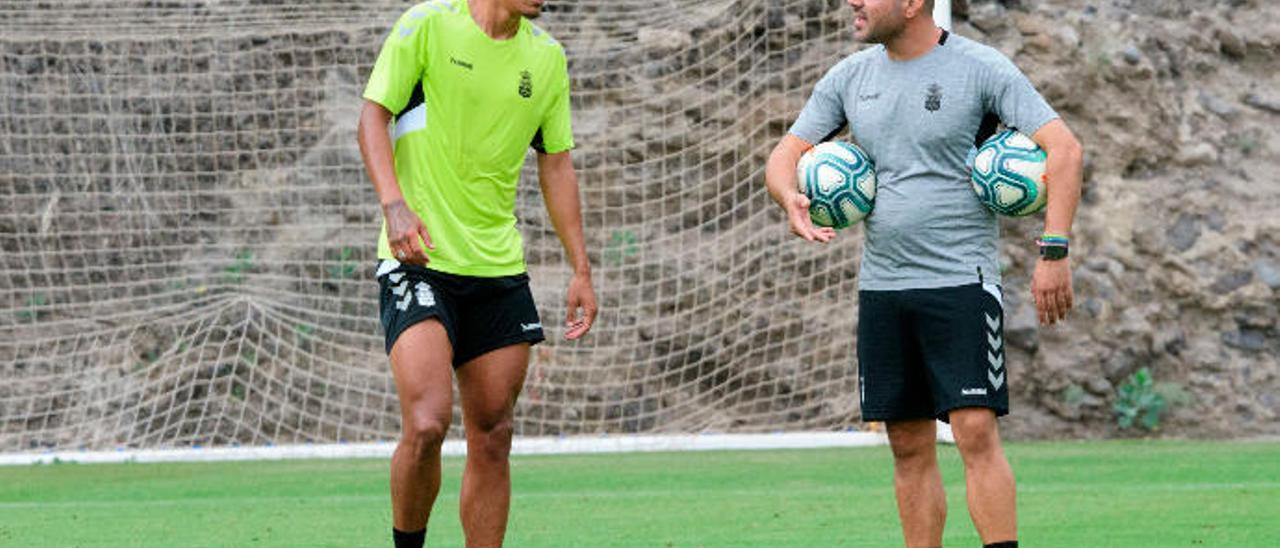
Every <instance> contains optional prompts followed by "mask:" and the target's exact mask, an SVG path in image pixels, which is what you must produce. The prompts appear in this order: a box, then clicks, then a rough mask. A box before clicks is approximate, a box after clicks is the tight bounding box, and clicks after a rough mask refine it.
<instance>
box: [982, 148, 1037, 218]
mask: <svg viewBox="0 0 1280 548" xmlns="http://www.w3.org/2000/svg"><path fill="white" fill-rule="evenodd" d="M1045 159H1046V156H1045V153H1044V150H1043V149H1041V148H1040V146H1039V145H1037V144H1036V142H1035V141H1033V140H1032V139H1031V138H1030V137H1027V136H1026V135H1023V134H1021V133H1018V132H1016V131H1013V130H1007V131H1003V132H1001V133H999V134H997V135H995V136H993V137H991V138H990V139H987V141H986V142H985V143H983V144H982V146H981V147H980V148H979V149H978V152H977V154H976V155H975V156H974V158H973V172H972V173H971V175H970V180H971V182H972V183H973V190H974V192H975V193H977V195H978V199H979V200H981V201H982V203H983V204H985V205H986V206H987V207H989V208H991V210H992V211H995V212H996V213H1000V214H1002V215H1009V216H1013V217H1021V216H1025V215H1030V214H1032V213H1036V212H1038V211H1040V210H1041V209H1044V206H1045V202H1046V193H1045V186H1044V170H1045Z"/></svg>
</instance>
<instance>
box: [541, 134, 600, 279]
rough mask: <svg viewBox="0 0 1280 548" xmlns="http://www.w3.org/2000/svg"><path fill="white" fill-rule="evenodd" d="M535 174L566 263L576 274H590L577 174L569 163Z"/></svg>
mask: <svg viewBox="0 0 1280 548" xmlns="http://www.w3.org/2000/svg"><path fill="white" fill-rule="evenodd" d="M566 161H567V160H566ZM539 175H540V177H539V178H540V180H541V184H542V198H543V201H544V202H545V203H546V206H547V215H548V216H550V217H551V226H552V227H554V228H555V231H556V235H557V236H559V237H560V243H561V244H562V245H563V246H564V251H565V254H566V255H567V256H568V259H569V265H570V266H572V267H573V271H574V272H575V273H577V274H587V275H589V274H591V264H590V262H589V261H588V260H587V246H586V238H585V237H584V236H583V232H582V201H581V199H580V198H579V197H578V176H577V174H576V173H575V172H574V171H573V165H572V163H569V164H568V166H564V165H557V166H555V167H553V168H550V169H544V171H543V172H542V173H540V174H539Z"/></svg>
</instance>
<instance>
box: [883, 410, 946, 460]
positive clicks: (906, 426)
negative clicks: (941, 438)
mask: <svg viewBox="0 0 1280 548" xmlns="http://www.w3.org/2000/svg"><path fill="white" fill-rule="evenodd" d="M888 431H889V447H890V449H892V450H893V460H894V462H895V463H896V464H898V465H900V466H901V465H908V466H909V465H918V464H928V463H931V462H933V461H934V460H935V459H936V458H937V452H936V449H935V443H936V439H937V433H936V432H935V431H934V430H933V423H932V422H929V423H928V424H925V423H923V422H921V421H913V422H910V423H892V424H889V425H888Z"/></svg>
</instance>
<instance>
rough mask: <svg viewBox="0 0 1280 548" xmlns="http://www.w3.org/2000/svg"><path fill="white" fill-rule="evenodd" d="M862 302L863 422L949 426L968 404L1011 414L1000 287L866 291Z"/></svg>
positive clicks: (860, 364)
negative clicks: (945, 423)
mask: <svg viewBox="0 0 1280 548" xmlns="http://www.w3.org/2000/svg"><path fill="white" fill-rule="evenodd" d="M858 300H859V302H858V375H859V378H858V380H859V384H860V398H859V399H860V400H861V402H862V419H863V420H867V421H896V420H909V419H925V418H937V419H939V420H942V421H948V415H949V413H950V412H951V410H952V409H958V408H962V407H987V408H990V409H993V410H994V411H995V412H996V415H997V416H1001V415H1006V414H1008V413H1009V383H1008V380H1009V376H1008V374H1007V373H1008V371H1007V369H1006V368H1005V363H1004V310H1003V306H1002V304H1001V300H1002V299H1001V297H1000V287H999V286H996V285H993V284H981V283H975V284H971V285H962V286H957V287H941V288H935V289H907V290H902V291H860V292H859V293H858Z"/></svg>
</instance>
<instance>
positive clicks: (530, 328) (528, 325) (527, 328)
mask: <svg viewBox="0 0 1280 548" xmlns="http://www.w3.org/2000/svg"><path fill="white" fill-rule="evenodd" d="M520 329H522V330H524V331H533V330H534V329H542V323H541V322H535V323H522V324H520Z"/></svg>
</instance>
